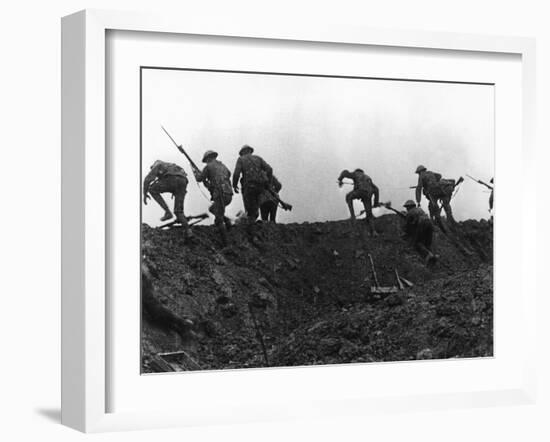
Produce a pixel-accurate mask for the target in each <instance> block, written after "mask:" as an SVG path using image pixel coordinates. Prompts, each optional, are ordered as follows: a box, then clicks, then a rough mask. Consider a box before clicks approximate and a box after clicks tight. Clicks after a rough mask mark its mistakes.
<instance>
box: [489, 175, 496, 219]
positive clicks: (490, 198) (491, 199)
mask: <svg viewBox="0 0 550 442" xmlns="http://www.w3.org/2000/svg"><path fill="white" fill-rule="evenodd" d="M490 183H491V184H492V185H493V187H491V195H489V210H490V211H491V212H492V211H493V192H494V191H495V186H494V178H491V181H490Z"/></svg>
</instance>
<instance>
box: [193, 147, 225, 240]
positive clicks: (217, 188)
mask: <svg viewBox="0 0 550 442" xmlns="http://www.w3.org/2000/svg"><path fill="white" fill-rule="evenodd" d="M217 158H218V153H217V152H214V151H213V150H207V151H206V152H205V153H204V155H203V157H202V162H203V163H206V166H204V169H203V170H202V171H200V170H199V169H198V168H196V167H195V168H193V173H194V175H195V178H196V179H197V182H199V183H200V182H203V183H204V185H205V186H206V188H207V189H208V190H209V191H210V195H211V199H212V205H211V206H210V207H209V208H208V210H209V211H210V213H212V214H213V215H214V217H215V220H214V224H215V225H216V226H217V227H218V230H219V231H220V234H221V236H222V242H223V243H224V244H226V243H227V233H226V231H227V230H228V229H230V228H231V220H230V219H229V218H228V217H226V216H225V208H226V206H228V205H229V204H230V203H231V200H232V199H233V191H232V190H231V182H230V178H231V172H230V171H229V169H228V168H227V167H226V166H225V164H223V163H222V162H221V161H218V159H217Z"/></svg>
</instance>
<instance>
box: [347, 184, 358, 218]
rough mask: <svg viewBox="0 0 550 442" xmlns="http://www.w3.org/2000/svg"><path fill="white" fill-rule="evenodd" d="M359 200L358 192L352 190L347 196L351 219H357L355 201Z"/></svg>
mask: <svg viewBox="0 0 550 442" xmlns="http://www.w3.org/2000/svg"><path fill="white" fill-rule="evenodd" d="M356 198H357V192H356V191H355V190H352V191H351V192H349V193H348V194H346V204H347V205H348V209H349V214H350V217H351V219H355V210H354V208H353V200H354V199H356Z"/></svg>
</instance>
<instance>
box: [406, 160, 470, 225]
mask: <svg viewBox="0 0 550 442" xmlns="http://www.w3.org/2000/svg"><path fill="white" fill-rule="evenodd" d="M415 173H417V174H418V184H417V185H416V204H417V205H418V206H419V207H420V199H421V194H422V193H424V196H425V197H426V199H427V200H428V209H429V212H430V218H431V219H432V220H435V221H436V222H437V224H438V225H439V227H441V230H443V231H445V228H444V226H443V223H442V221H441V208H440V207H439V202H441V207H442V208H443V209H444V210H445V214H446V215H447V221H448V222H449V223H451V224H452V225H454V224H455V223H456V221H455V219H454V217H453V210H452V209H451V199H452V197H453V191H454V190H455V187H456V186H458V185H459V184H460V183H461V182H462V181H463V178H462V177H460V178H459V179H458V181H455V180H449V179H443V178H442V177H441V174H439V173H437V172H432V171H430V170H427V169H426V167H424V166H422V165H420V166H418V167H417V168H416V171H415Z"/></svg>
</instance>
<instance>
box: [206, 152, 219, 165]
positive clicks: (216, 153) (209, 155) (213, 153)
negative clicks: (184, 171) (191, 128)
mask: <svg viewBox="0 0 550 442" xmlns="http://www.w3.org/2000/svg"><path fill="white" fill-rule="evenodd" d="M217 156H218V152H214V151H213V150H207V151H206V152H204V155H203V156H202V162H203V163H206V160H207V159H208V158H210V157H214V158H216V157H217Z"/></svg>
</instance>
